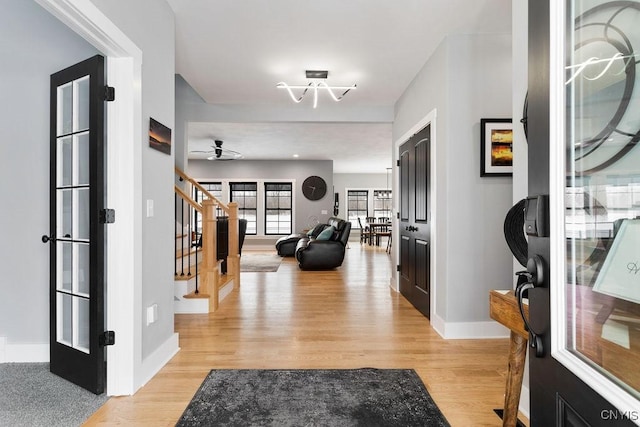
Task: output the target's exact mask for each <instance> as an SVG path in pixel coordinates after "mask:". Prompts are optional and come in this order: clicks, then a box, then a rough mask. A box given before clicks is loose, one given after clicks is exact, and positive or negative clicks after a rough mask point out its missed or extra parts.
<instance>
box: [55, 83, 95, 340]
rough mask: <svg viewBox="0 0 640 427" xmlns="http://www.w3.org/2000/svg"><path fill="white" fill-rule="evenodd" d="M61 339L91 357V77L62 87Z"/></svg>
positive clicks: (58, 294)
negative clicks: (89, 354)
mask: <svg viewBox="0 0 640 427" xmlns="http://www.w3.org/2000/svg"><path fill="white" fill-rule="evenodd" d="M57 111H58V113H57V114H58V116H57V120H56V122H57V123H56V143H57V156H56V158H57V162H58V164H57V165H56V166H57V174H56V194H57V196H56V199H57V201H56V206H57V212H56V216H57V227H56V233H55V235H56V238H57V241H56V245H57V250H56V258H57V259H56V265H57V268H56V271H57V274H56V301H57V313H58V314H57V319H56V322H57V327H56V331H57V341H58V342H59V343H61V344H64V345H66V346H69V347H73V348H75V349H77V350H80V351H82V352H84V353H89V327H88V325H89V320H88V319H89V269H90V262H89V243H90V242H89V231H90V212H89V195H90V190H89V131H88V128H89V77H88V76H87V77H83V78H80V79H78V80H75V81H72V82H70V83H67V84H65V85H63V86H60V87H58V109H57Z"/></svg>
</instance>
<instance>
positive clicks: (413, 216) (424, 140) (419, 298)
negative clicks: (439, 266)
mask: <svg viewBox="0 0 640 427" xmlns="http://www.w3.org/2000/svg"><path fill="white" fill-rule="evenodd" d="M430 150H431V125H428V126H427V127H425V128H424V129H422V130H421V131H420V132H418V133H417V134H415V135H413V136H412V137H411V138H409V140H408V141H407V142H405V143H403V144H402V145H401V146H400V148H399V152H398V159H399V162H400V218H399V228H400V232H399V237H400V238H399V252H400V258H399V260H400V293H402V295H404V296H405V298H407V299H408V300H409V301H410V302H411V304H413V305H414V306H415V307H416V308H417V309H418V310H419V311H420V312H421V313H422V314H424V315H425V316H426V317H427V318H429V316H430V299H431V283H430V279H429V277H430V267H431V266H430V263H429V259H430V256H429V254H430V251H431V244H430V226H431V225H430V218H429V216H430V213H429V208H430V206H429V196H430V182H429V179H430V176H429V173H430V168H429V164H430V163H429V162H430Z"/></svg>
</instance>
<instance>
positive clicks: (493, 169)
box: [480, 119, 513, 176]
mask: <svg viewBox="0 0 640 427" xmlns="http://www.w3.org/2000/svg"><path fill="white" fill-rule="evenodd" d="M512 175H513V123H512V121H511V119H480V176H512Z"/></svg>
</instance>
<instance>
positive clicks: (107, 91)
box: [103, 86, 116, 101]
mask: <svg viewBox="0 0 640 427" xmlns="http://www.w3.org/2000/svg"><path fill="white" fill-rule="evenodd" d="M115 99H116V88H114V87H113V86H105V87H104V94H103V101H114V100H115Z"/></svg>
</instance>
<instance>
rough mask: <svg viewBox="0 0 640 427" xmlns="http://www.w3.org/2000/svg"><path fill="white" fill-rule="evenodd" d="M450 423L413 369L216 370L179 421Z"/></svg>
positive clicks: (198, 423)
mask: <svg viewBox="0 0 640 427" xmlns="http://www.w3.org/2000/svg"><path fill="white" fill-rule="evenodd" d="M213 425H215V426H278V427H280V426H323V427H324V426H340V427H343V426H367V427H370V426H402V427H406V426H429V427H437V426H449V423H448V422H447V421H446V419H445V418H444V416H443V415H442V413H441V412H440V410H439V409H438V406H436V404H435V403H434V401H433V399H432V398H431V396H429V393H428V392H427V390H426V388H425V386H424V384H423V383H422V381H421V380H420V377H418V375H417V374H416V372H415V371H414V370H412V369H372V368H365V369H328V370H327V369H294V370H279V369H275V370H270V369H267V370H261V369H258V370H253V369H243V370H226V369H214V370H212V371H211V372H210V373H209V375H208V376H207V377H206V379H205V380H204V382H203V383H202V385H201V386H200V388H199V389H198V391H197V392H196V394H195V396H194V397H193V399H192V400H191V402H190V403H189V406H188V407H187V409H186V410H185V411H184V413H183V414H182V417H181V418H180V420H179V421H178V423H177V426H213Z"/></svg>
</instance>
